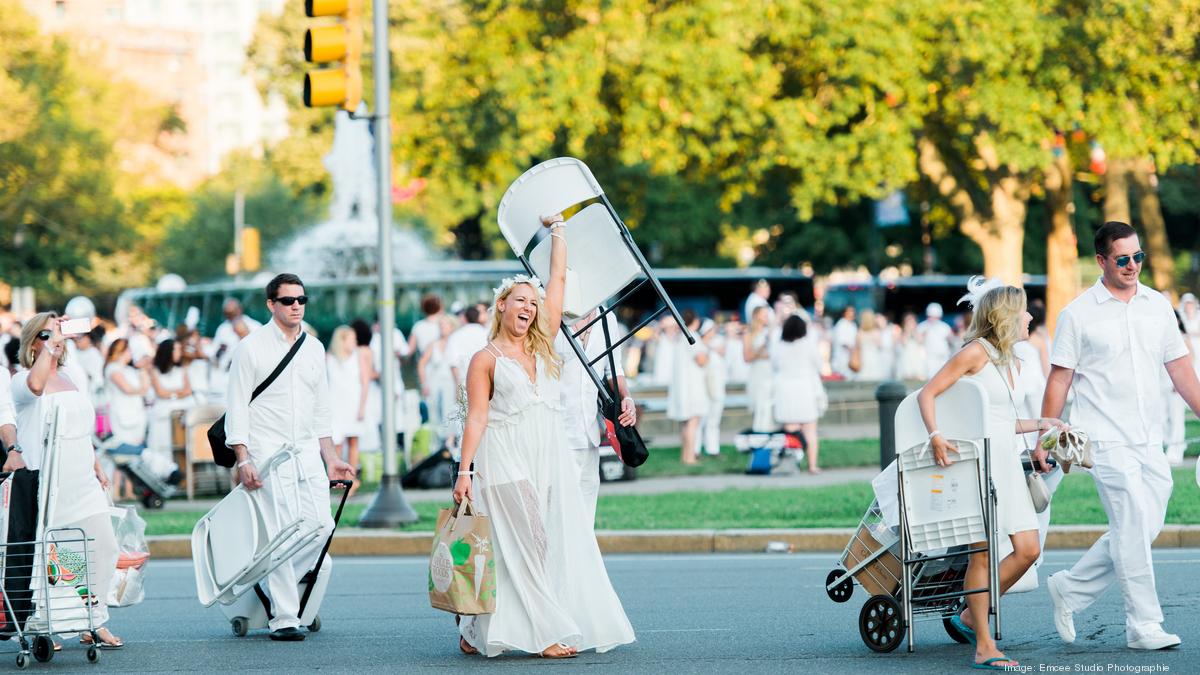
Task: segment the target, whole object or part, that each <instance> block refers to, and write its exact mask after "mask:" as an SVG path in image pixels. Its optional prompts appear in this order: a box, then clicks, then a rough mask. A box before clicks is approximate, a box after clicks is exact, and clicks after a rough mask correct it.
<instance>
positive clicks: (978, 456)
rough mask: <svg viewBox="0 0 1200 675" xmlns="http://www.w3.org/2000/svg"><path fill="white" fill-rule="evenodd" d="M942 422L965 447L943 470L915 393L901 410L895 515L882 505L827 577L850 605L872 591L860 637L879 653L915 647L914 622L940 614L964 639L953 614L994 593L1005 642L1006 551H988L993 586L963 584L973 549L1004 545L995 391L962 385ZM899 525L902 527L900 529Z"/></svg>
mask: <svg viewBox="0 0 1200 675" xmlns="http://www.w3.org/2000/svg"><path fill="white" fill-rule="evenodd" d="M936 405H937V411H938V412H937V417H938V421H939V425H940V426H941V428H942V429H943V430H944V431H943V433H945V434H946V438H947V439H948V440H950V443H951V445H953V446H955V447H956V448H957V449H958V453H957V454H956V455H954V456H953V457H952V459H953V460H954V461H953V463H952V464H951V465H950V466H947V467H939V466H937V464H936V463H935V462H934V458H933V452H932V450H931V449H930V448H929V446H928V443H927V434H926V433H925V430H924V429H925V428H924V423H923V422H922V421H921V417H920V412H919V410H918V409H917V402H916V394H915V393H914V394H911V395H910V396H909V397H908V398H906V399H905V400H904V401H903V402H902V403H901V405H900V407H899V409H898V410H897V411H896V445H897V453H896V462H895V463H894V465H892V466H889V467H888V468H887V469H885V471H893V470H894V471H895V472H896V479H897V493H898V494H897V501H896V503H895V505H894V507H892V506H891V505H889V508H894V509H895V513H893V514H891V516H890V517H889V514H888V513H887V509H885V508H884V507H881V505H880V503H879V502H878V501H873V502H872V504H871V506H870V507H869V508H868V509H867V511H866V513H865V514H864V515H863V517H862V519H861V521H860V522H859V526H858V528H856V530H855V533H854V535H853V536H851V538H850V541H849V543H848V544H847V545H846V548H845V550H844V551H843V552H842V556H841V559H840V561H839V566H838V567H837V568H835V569H833V570H832V571H830V572H829V574H828V576H827V577H826V579H825V591H826V593H827V594H828V596H829V598H830V599H831V600H833V601H834V602H839V603H842V602H847V601H848V600H849V599H850V597H851V595H852V594H853V592H854V585H855V584H856V583H857V584H858V585H859V586H861V587H862V588H863V589H864V590H865V591H867V592H868V593H869V594H870V597H869V598H868V599H867V601H866V602H865V603H864V604H863V606H862V609H861V610H860V611H859V621H858V623H859V633H860V635H861V636H862V640H863V642H864V643H865V644H866V645H867V647H869V648H870V649H872V650H874V651H877V652H890V651H893V650H894V649H896V647H898V646H899V645H900V642H901V641H902V640H903V639H904V638H905V637H907V639H908V651H909V652H912V651H913V640H914V638H913V633H914V630H913V629H914V622H915V620H916V619H917V618H921V619H939V618H940V619H941V620H942V625H943V626H944V627H945V629H946V632H947V633H948V634H949V635H950V637H952V638H953V639H954V640H956V641H958V642H966V638H965V636H963V635H961V634H960V633H959V632H958V630H957V629H955V628H954V627H953V626H952V625H951V623H950V619H951V617H953V616H954V615H955V614H956V613H959V612H961V611H962V608H963V605H964V603H965V601H966V597H967V596H969V595H973V594H976V593H987V594H988V596H989V605H990V611H991V614H992V616H993V617H994V619H995V621H994V631H995V637H996V638H997V639H999V638H1000V594H999V587H1000V583H999V574H998V569H999V568H998V564H999V561H998V560H997V559H996V558H997V556H995V555H989V556H988V566H989V570H988V572H989V580H990V583H989V585H988V587H987V588H972V589H967V588H964V587H963V586H964V580H965V577H966V570H967V563H968V561H969V558H970V555H971V554H974V553H980V552H986V551H995V550H997V547H996V501H995V499H996V497H995V490H994V489H993V488H992V482H991V463H990V457H991V455H990V444H989V442H988V439H987V395H986V393H985V392H984V391H983V389H982V387H980V386H979V385H978V384H976V383H974V382H971V381H960V382H959V383H957V384H955V385H954V386H953V387H951V388H950V389H948V390H947V391H946V392H945V393H943V394H942V395H941V396H939V397H938V399H937V401H936ZM892 523H896V524H895V525H893V524H892Z"/></svg>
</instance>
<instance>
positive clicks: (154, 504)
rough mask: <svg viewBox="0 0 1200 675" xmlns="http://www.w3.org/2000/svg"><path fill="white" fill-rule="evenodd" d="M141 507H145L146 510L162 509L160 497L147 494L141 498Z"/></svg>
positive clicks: (150, 493) (151, 493)
mask: <svg viewBox="0 0 1200 675" xmlns="http://www.w3.org/2000/svg"><path fill="white" fill-rule="evenodd" d="M142 506H145V507H146V508H148V509H161V508H162V507H163V500H162V497H159V496H158V495H156V494H154V493H153V492H149V493H147V494H146V495H145V496H144V497H142Z"/></svg>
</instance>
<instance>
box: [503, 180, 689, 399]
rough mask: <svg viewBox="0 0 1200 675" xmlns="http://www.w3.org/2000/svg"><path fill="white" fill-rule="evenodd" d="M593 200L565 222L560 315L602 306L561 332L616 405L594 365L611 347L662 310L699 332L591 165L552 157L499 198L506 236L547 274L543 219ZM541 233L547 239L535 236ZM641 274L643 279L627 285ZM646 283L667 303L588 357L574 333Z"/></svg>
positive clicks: (524, 260)
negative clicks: (670, 293) (682, 312)
mask: <svg viewBox="0 0 1200 675" xmlns="http://www.w3.org/2000/svg"><path fill="white" fill-rule="evenodd" d="M589 201H590V202H594V203H591V204H587V205H586V206H584V208H582V209H580V211H579V212H578V213H576V214H574V215H573V216H571V218H570V219H568V220H567V222H566V232H565V235H566V238H567V244H568V246H567V283H566V288H565V291H564V299H563V316H564V319H567V318H577V317H580V316H584V315H585V314H587V313H588V312H590V311H592V310H593V309H596V308H600V310H601V311H600V312H599V315H598V316H597V317H596V318H595V319H594V320H592V321H589V322H587V324H586V325H582V326H577V327H576V329H575V330H574V331H572V330H571V329H570V328H568V327H567V326H566V323H565V321H564V324H563V330H564V333H565V335H566V336H567V338H568V341H569V342H570V344H571V348H572V349H573V350H574V351H575V355H576V356H577V357H578V358H579V360H580V361H581V362H583V363H585V364H587V365H588V368H587V370H588V374H589V376H590V377H591V378H592V381H593V382H594V383H595V384H596V386H597V388H598V389H599V390H600V392H601V396H603V397H604V399H605V400H606V401H608V402H610V403H611V392H609V391H608V390H607V389H606V387H604V385H603V383H602V382H601V380H600V377H599V376H598V375H597V374H596V372H595V369H594V368H593V367H592V366H593V365H594V364H595V363H598V362H600V360H601V359H604V358H607V354H608V352H610V351H612V350H613V349H615V348H616V347H618V346H620V345H621V343H623V342H624V341H626V340H628V339H629V338H630V337H632V336H633V335H634V334H635V333H637V332H638V331H639V330H641V329H642V328H643V327H645V326H646V325H648V324H649V323H650V322H652V321H654V320H655V319H656V318H657V317H658V315H659V314H661V313H662V312H663V311H668V312H670V313H671V315H672V316H674V317H675V320H676V321H677V322H678V323H679V325H680V326H681V327H683V332H684V335H685V337H686V338H687V340H688V342H689V343H692V344H694V343H695V337H694V336H692V334H691V332H690V331H688V330H687V327H686V326H685V325H684V322H683V318H682V317H681V316H680V315H679V311H678V310H677V309H675V304H674V303H673V302H671V298H670V297H669V296H668V295H667V292H666V291H665V290H664V289H663V287H662V284H661V283H659V281H658V278H657V277H655V276H654V273H653V271H652V270H651V269H650V265H649V263H647V262H646V258H645V256H643V255H642V252H641V251H640V250H639V249H638V247H637V245H636V244H634V242H633V236H632V235H630V233H629V228H627V227H626V226H625V223H624V222H623V221H622V220H621V217H620V216H619V215H617V212H616V209H614V208H613V206H612V203H611V202H609V200H608V196H607V195H606V194H605V193H604V189H603V188H601V187H600V183H599V182H598V181H597V180H596V177H595V176H593V175H592V172H591V169H589V168H588V167H587V165H586V164H584V163H583V162H581V161H580V160H578V159H575V158H574V157H558V158H555V159H551V160H547V161H545V162H542V163H541V164H538V165H537V166H535V167H533V168H531V169H529V170H528V171H526V172H525V173H523V174H521V176H520V177H519V178H517V180H515V181H513V183H512V185H510V186H509V188H508V190H507V191H506V192H505V193H504V197H503V198H502V199H501V200H500V206H499V208H498V209H497V212H496V220H497V222H498V223H499V226H500V232H501V234H503V235H504V239H505V241H507V242H508V245H509V247H510V248H512V250H513V253H515V254H516V256H517V258H518V259H519V260H520V261H521V264H522V265H524V267H525V269H526V270H528V271H529V273H530V274H534V275H537V276H539V277H541V278H543V279H545V278H546V277H547V276H548V274H549V270H550V245H551V240H550V238H549V237H548V236H544V235H543V234H542V233H543V232H544V230H543V227H542V224H541V217H542V216H543V215H552V214H555V213H561V212H563V211H565V210H567V209H568V208H570V207H572V206H577V205H580V204H584V203H585V202H589ZM539 236H542V238H541V239H538V237H539ZM639 278H641V281H640V282H639V283H637V284H636V285H633V286H632V288H629V286H630V284H631V283H632V282H634V281H635V280H637V279H639ZM646 283H649V284H650V285H651V287H652V288H653V290H654V292H655V294H656V295H657V296H658V298H659V300H660V301H661V302H662V306H661V307H660V308H658V309H657V310H656V311H653V312H650V313H649V314H647V315H646V316H645V317H644V318H643V320H642V322H641V323H640V324H638V325H637V326H636V327H635V328H633V329H632V330H630V331H629V332H628V333H627V334H626V335H625V337H623V338H621V339H620V340H617V342H616V343H615V344H613V343H611V342H607V343H606V345H605V347H606V349H605V352H604V353H602V354H601V355H600V356H598V357H596V358H595V359H594V360H592V361H591V362H590V363H589V361H588V359H587V358H586V357H585V356H584V352H583V348H582V346H581V345H579V342H578V340H577V339H576V337H577V336H578V335H581V334H582V333H583V331H585V330H587V329H588V328H590V327H591V326H592V325H594V324H595V323H596V322H598V321H602V320H603V319H604V317H605V316H606V315H607V314H609V313H611V312H612V311H613V310H614V308H615V307H616V306H617V305H619V304H621V302H623V301H624V300H625V299H626V298H628V297H629V296H630V295H632V294H633V293H634V292H636V291H637V290H638V289H639V288H641V287H642V285H644V284H646ZM618 294H620V297H618V298H617V299H616V300H615V301H613V302H611V303H609V304H608V305H607V306H605V304H604V303H605V302H606V301H608V300H609V299H611V298H613V297H614V296H617V295H618Z"/></svg>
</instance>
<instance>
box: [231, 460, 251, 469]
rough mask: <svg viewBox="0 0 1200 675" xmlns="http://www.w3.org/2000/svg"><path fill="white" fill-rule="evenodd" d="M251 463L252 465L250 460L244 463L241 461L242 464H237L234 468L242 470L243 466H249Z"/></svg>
mask: <svg viewBox="0 0 1200 675" xmlns="http://www.w3.org/2000/svg"><path fill="white" fill-rule="evenodd" d="M249 463H250V460H248V459H243V460H242V461H240V462H238V463H237V464H235V465H234V467H233V468H235V469H240V468H242V467H243V466H246V465H247V464H249Z"/></svg>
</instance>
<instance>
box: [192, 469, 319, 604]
mask: <svg viewBox="0 0 1200 675" xmlns="http://www.w3.org/2000/svg"><path fill="white" fill-rule="evenodd" d="M288 464H291V468H292V470H293V471H294V472H295V473H294V475H295V476H303V475H304V473H303V470H302V468H301V466H300V460H299V458H298V457H297V455H296V450H295V448H293V447H290V446H289V447H286V448H284V449H282V450H280V451H279V452H277V453H275V454H274V455H272V456H271V458H270V459H268V460H267V461H266V462H265V463H264V465H263V467H262V468H261V469H260V472H259V477H260V478H261V479H262V480H263V482H264V483H265V482H266V481H270V480H272V479H273V477H274V474H275V473H277V472H279V470H280V469H281V468H282V467H284V466H286V465H288ZM302 480H303V479H302V478H301V479H300V480H297V481H296V484H295V485H293V489H294V490H295V495H294V496H295V498H296V499H297V500H299V499H301V498H302V497H301V493H300V485H299V483H300V482H302ZM266 499H267V497H266V495H265V494H264V492H263V490H261V489H259V490H247V489H246V488H245V487H244V486H241V485H239V486H238V487H236V488H235V489H234V490H233V491H232V492H230V493H229V494H228V495H226V496H225V498H224V499H222V500H221V501H220V502H218V503H217V505H216V506H214V507H213V508H212V510H210V511H209V512H208V513H207V514H205V515H204V517H203V518H201V519H200V520H199V522H197V523H196V526H195V528H193V529H192V562H193V563H194V564H193V568H194V569H195V573H196V595H197V597H198V598H199V600H200V604H202V605H204V606H205V607H210V606H212V605H213V604H214V603H217V602H220V603H221V604H223V605H228V604H231V603H233V602H234V601H235V600H237V599H238V597H240V596H241V595H242V594H244V593H245V592H246V591H248V590H250V589H252V588H253V587H254V585H255V584H257V583H258V582H260V581H262V580H263V579H264V578H266V576H267V575H268V574H270V573H271V572H273V571H274V570H275V568H277V567H279V566H280V565H282V564H283V563H284V562H286V561H287V560H288V558H290V557H292V556H293V555H295V554H296V552H298V551H300V550H301V549H303V548H304V547H306V546H308V545H309V544H311V543H312V542H314V541H316V539H317V538H318V537H320V535H321V525H320V523H318V522H316V521H311V520H308V519H305V518H303V517H296V518H295V519H293V520H291V521H290V522H286V523H280V524H279V527H277V528H272V527H271V526H270V523H269V521H268V520H267V517H266V515H265V513H264V510H265V509H266V508H267V506H266V503H265V500H266ZM297 503H298V502H297ZM276 513H279V512H278V510H276ZM280 515H283V514H280Z"/></svg>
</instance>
